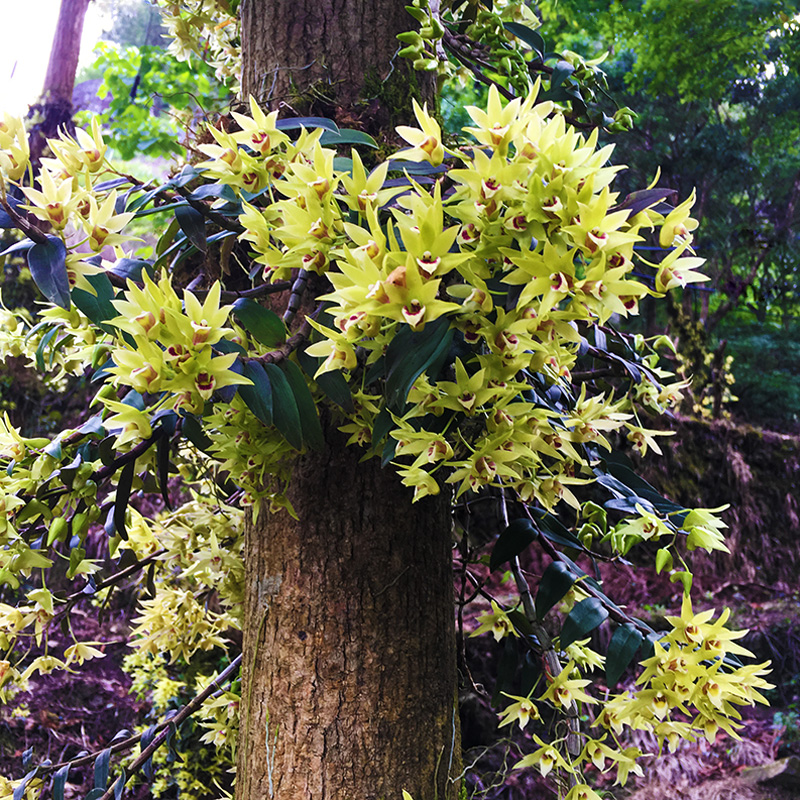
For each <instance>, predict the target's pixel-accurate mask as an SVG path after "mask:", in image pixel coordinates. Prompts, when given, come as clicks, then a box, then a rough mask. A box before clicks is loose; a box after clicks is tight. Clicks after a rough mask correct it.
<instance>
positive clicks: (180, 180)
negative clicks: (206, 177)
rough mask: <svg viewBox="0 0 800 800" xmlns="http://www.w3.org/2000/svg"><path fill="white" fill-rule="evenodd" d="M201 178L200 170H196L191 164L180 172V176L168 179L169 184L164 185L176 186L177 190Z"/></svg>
mask: <svg viewBox="0 0 800 800" xmlns="http://www.w3.org/2000/svg"><path fill="white" fill-rule="evenodd" d="M202 176H203V173H202V171H201V170H199V169H197V168H196V167H194V166H192V165H191V164H186V165H185V166H184V167H183V169H182V170H181V171H180V174H179V175H176V176H175V177H174V178H170V179H169V182H168V183H167V184H166V185H167V186H177V187H178V188H181V187H183V186H186V184H188V183H191V182H192V181H194V180H197V178H201V177H202Z"/></svg>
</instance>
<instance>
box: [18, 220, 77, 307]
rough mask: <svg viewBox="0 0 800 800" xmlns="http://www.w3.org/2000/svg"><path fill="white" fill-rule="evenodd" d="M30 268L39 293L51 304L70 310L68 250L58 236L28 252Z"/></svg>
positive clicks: (49, 238)
mask: <svg viewBox="0 0 800 800" xmlns="http://www.w3.org/2000/svg"><path fill="white" fill-rule="evenodd" d="M28 267H29V268H30V271H31V277H32V278H33V280H34V282H35V283H36V285H37V286H38V287H39V291H40V292H41V293H42V294H43V295H44V296H45V297H46V298H47V299H48V300H49V301H50V302H51V303H55V304H56V305H57V306H61V308H66V309H67V310H69V307H70V300H69V278H68V277H67V248H66V247H64V242H62V241H61V239H59V238H58V237H57V236H48V237H47V241H46V242H42V243H41V244H35V245H34V246H33V247H31V249H30V250H28Z"/></svg>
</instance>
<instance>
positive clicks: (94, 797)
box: [83, 787, 106, 800]
mask: <svg viewBox="0 0 800 800" xmlns="http://www.w3.org/2000/svg"><path fill="white" fill-rule="evenodd" d="M105 793H106V792H105V789H99V788H97V787H95V788H94V789H92V790H91V791H90V792H89V793H88V794H87V795H86V797H84V798H83V800H100V798H101V797H102V796H103V795H104V794H105Z"/></svg>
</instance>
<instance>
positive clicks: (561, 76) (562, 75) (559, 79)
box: [550, 61, 575, 90]
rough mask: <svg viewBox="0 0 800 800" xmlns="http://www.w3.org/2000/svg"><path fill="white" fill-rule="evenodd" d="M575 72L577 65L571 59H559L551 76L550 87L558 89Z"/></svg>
mask: <svg viewBox="0 0 800 800" xmlns="http://www.w3.org/2000/svg"><path fill="white" fill-rule="evenodd" d="M573 72H575V67H573V66H572V64H570V63H569V61H559V62H558V63H557V64H556V65H555V66H554V67H553V74H552V75H551V76H550V89H551V90H553V89H557V88H558V87H559V86H561V84H562V83H564V81H565V80H566V79H567V78H569V76H570V75H572V73H573Z"/></svg>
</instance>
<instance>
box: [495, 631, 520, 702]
mask: <svg viewBox="0 0 800 800" xmlns="http://www.w3.org/2000/svg"><path fill="white" fill-rule="evenodd" d="M518 666H519V650H518V649H517V644H516V642H515V641H514V638H513V637H512V636H508V637H506V640H505V643H504V646H503V654H502V655H501V656H500V663H499V664H498V665H497V681H496V683H495V685H494V694H493V695H492V705H493V706H496V705H497V704H498V703H500V702H501V701H503V702H507V701H505V698H504V697H503V692H510V690H512V689H513V688H514V678H515V677H516V675H517V667H518Z"/></svg>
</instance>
